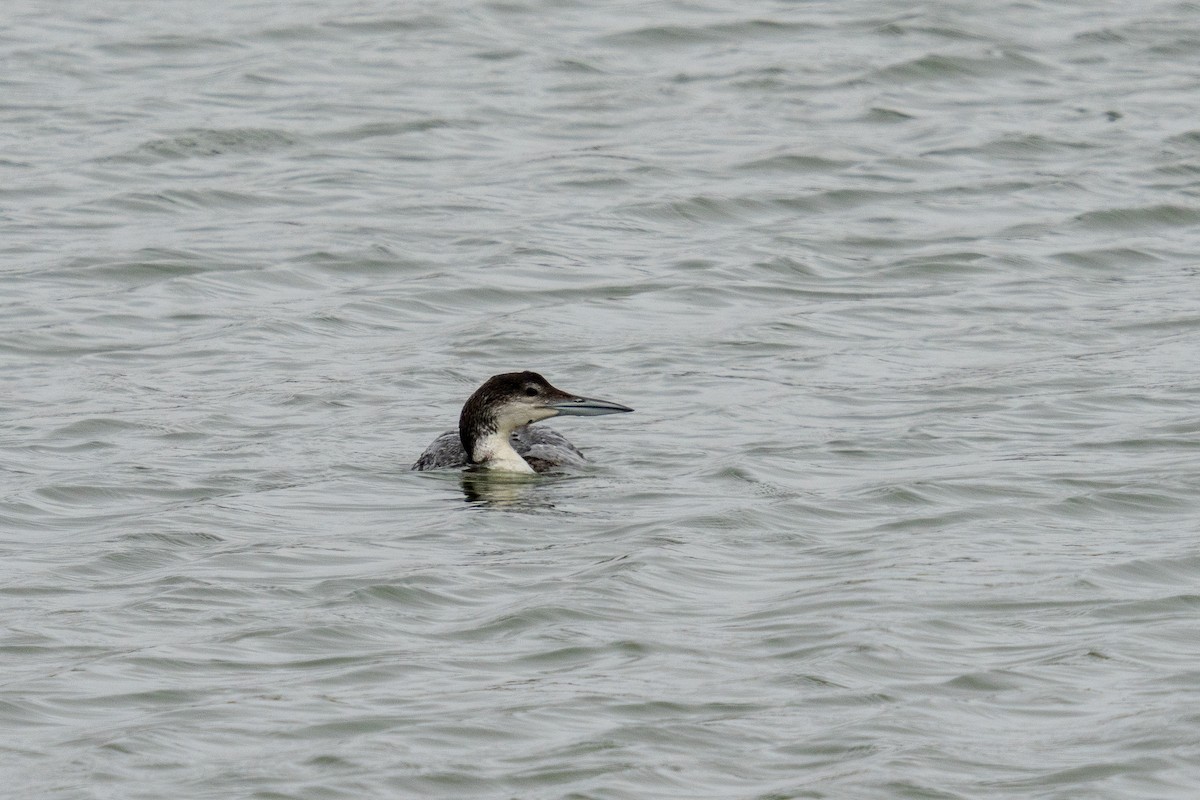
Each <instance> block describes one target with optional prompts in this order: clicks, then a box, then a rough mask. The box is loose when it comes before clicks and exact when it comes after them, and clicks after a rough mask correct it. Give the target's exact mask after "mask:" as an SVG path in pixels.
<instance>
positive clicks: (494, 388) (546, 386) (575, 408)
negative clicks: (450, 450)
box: [458, 371, 633, 463]
mask: <svg viewBox="0 0 1200 800" xmlns="http://www.w3.org/2000/svg"><path fill="white" fill-rule="evenodd" d="M620 411H633V409H632V408H629V407H627V406H623V405H621V404H619V403H611V402H609V401H607V400H594V399H591V398H587V397H579V396H578V395H573V394H569V393H567V392H564V391H563V390H561V389H556V388H554V387H553V386H551V385H550V382H549V381H547V380H546V379H545V378H543V377H542V376H541V375H539V374H537V373H536V372H528V371H526V372H506V373H504V374H503V375H494V376H492V377H491V378H488V380H487V382H486V383H484V384H483V386H480V387H479V388H478V389H476V390H475V394H473V395H471V397H470V399H468V400H467V402H466V404H465V405H464V406H463V409H462V414H461V415H459V418H458V435H459V438H460V439H462V444H463V447H464V448H465V449H466V451H467V458H469V459H470V460H471V462H472V463H476V454H475V445H476V443H477V442H479V441H480V440H481V439H484V438H486V437H488V436H491V435H494V434H501V435H503V437H504V438H505V439H507V438H508V435H509V434H510V433H512V432H513V431H514V430H516V429H517V428H519V427H521V426H522V425H531V424H533V423H534V422H538V421H540V420H543V419H549V418H550V417H556V416H558V415H560V414H563V415H575V416H599V415H601V414H616V413H617V412H620Z"/></svg>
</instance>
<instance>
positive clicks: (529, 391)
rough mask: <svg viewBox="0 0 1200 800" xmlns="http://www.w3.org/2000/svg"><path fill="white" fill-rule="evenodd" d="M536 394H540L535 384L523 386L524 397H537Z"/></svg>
mask: <svg viewBox="0 0 1200 800" xmlns="http://www.w3.org/2000/svg"><path fill="white" fill-rule="evenodd" d="M538 394H540V392H538V388H537V387H536V386H526V387H525V396H526V397H537V396H538Z"/></svg>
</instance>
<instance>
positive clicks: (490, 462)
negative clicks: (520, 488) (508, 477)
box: [471, 426, 533, 473]
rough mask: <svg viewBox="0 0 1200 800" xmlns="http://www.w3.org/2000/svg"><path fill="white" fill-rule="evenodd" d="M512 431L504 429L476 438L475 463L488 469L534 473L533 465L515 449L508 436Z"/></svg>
mask: <svg viewBox="0 0 1200 800" xmlns="http://www.w3.org/2000/svg"><path fill="white" fill-rule="evenodd" d="M504 427H506V426H501V428H504ZM511 433H512V431H511V430H503V429H502V430H498V431H496V432H495V433H489V434H488V435H487V436H484V437H483V438H481V439H478V440H476V442H475V452H474V453H472V454H471V455H472V457H473V460H474V461H475V463H476V464H479V465H480V466H481V467H484V468H486V469H497V470H503V471H504V472H524V473H532V472H533V467H531V466H529V462H528V461H526V460H525V459H523V458H521V455H520V453H518V452H517V451H516V450H514V449H513V446H512V442H511V441H510V440H509V438H508V437H509V435H510V434H511Z"/></svg>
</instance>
